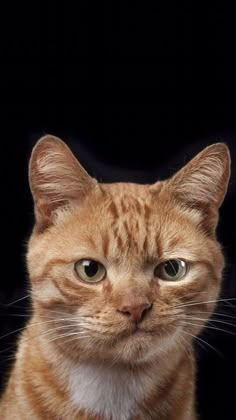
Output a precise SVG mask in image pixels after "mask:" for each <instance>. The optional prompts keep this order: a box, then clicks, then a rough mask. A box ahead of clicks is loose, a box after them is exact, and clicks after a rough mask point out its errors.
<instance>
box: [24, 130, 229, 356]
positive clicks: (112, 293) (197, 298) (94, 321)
mask: <svg viewBox="0 0 236 420" xmlns="http://www.w3.org/2000/svg"><path fill="white" fill-rule="evenodd" d="M228 177H229V157H228V152H227V148H226V146H224V145H222V144H218V145H215V146H212V147H210V148H208V149H205V150H204V151H203V152H202V153H201V154H200V155H198V156H197V157H196V158H195V159H194V160H193V161H191V162H190V163H189V164H188V165H187V166H186V167H185V168H183V169H182V171H180V172H179V173H178V174H177V175H175V176H174V177H173V178H172V179H170V180H168V181H165V182H159V183H156V184H154V185H151V186H149V185H145V186H142V185H138V184H128V183H120V184H107V185H106V184H98V183H97V182H96V181H95V180H93V179H92V178H90V177H89V176H88V174H87V173H86V172H85V171H84V170H83V168H82V167H81V166H80V165H79V164H78V163H77V162H76V160H75V158H74V157H73V155H71V153H70V152H69V150H68V149H67V147H66V146H65V145H64V143H62V142H61V141H59V140H58V139H55V138H53V137H49V136H47V137H45V138H44V139H42V140H41V141H40V142H39V143H38V144H37V145H36V147H35V149H34V152H33V155H32V158H31V165H30V181H31V188H32V192H33V195H34V198H35V211H36V220H37V223H36V227H35V230H34V233H33V235H32V237H31V240H30V243H29V251H28V267H29V272H30V277H31V283H32V297H33V302H34V305H35V311H37V313H38V314H39V315H40V316H42V319H43V320H45V319H46V318H47V322H48V324H46V325H48V326H47V329H48V333H47V331H46V333H44V334H42V339H43V340H46V341H47V343H49V342H51V343H52V345H54V346H57V348H58V349H60V350H61V351H64V352H65V353H67V354H68V355H69V356H70V357H72V358H74V359H76V358H82V359H90V360H91V359H96V360H98V359H100V360H104V359H107V360H110V361H111V362H112V363H115V362H121V361H122V362H130V363H141V362H144V361H150V360H152V359H153V358H155V357H156V356H158V355H160V354H164V353H165V352H167V351H173V352H174V351H176V350H177V349H181V348H182V347H185V345H186V342H189V341H190V340H191V339H192V335H196V334H197V333H198V332H199V331H200V330H201V326H202V325H203V323H204V321H201V320H206V319H207V318H208V316H209V315H210V313H211V311H212V309H213V307H214V302H213V301H214V300H215V299H216V298H217V296H218V293H219V289H220V280H221V272H222V268H223V256H222V253H221V250H220V246H219V245H218V243H217V241H216V239H215V234H214V232H215V227H216V223H217V209H218V207H219V205H220V204H221V202H222V200H223V197H224V193H225V190H226V185H227V181H228ZM196 302H197V303H198V304H197V305H196ZM193 315H194V316H195V317H196V319H197V318H198V321H197V320H196V321H195V322H193V321H192V322H189V320H190V318H189V317H190V316H191V318H192V317H193ZM45 317H46V318H45ZM192 319H193V318H192ZM199 320H200V321H199ZM49 326H50V327H49Z"/></svg>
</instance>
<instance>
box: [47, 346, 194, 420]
mask: <svg viewBox="0 0 236 420" xmlns="http://www.w3.org/2000/svg"><path fill="white" fill-rule="evenodd" d="M59 358H60V356H59V357H58V355H57V357H56V360H57V363H56V364H54V368H56V374H57V375H58V378H59V381H60V382H61V383H64V384H66V387H67V390H68V396H69V400H70V402H71V404H72V406H73V407H74V409H75V410H82V411H84V412H86V413H90V414H91V415H94V416H99V418H104V419H110V418H112V419H114V420H121V419H122V420H128V419H130V418H135V417H134V414H135V413H137V412H138V413H139V415H140V413H143V412H145V410H146V408H145V404H149V401H152V399H154V400H155V401H158V400H159V398H158V395H160V393H161V394H162V392H163V389H164V390H165V391H166V395H165V401H166V400H167V399H168V389H169V390H171V391H172V388H173V383H174V381H175V380H176V377H177V374H176V372H177V371H178V370H179V366H180V365H181V366H183V365H184V363H183V362H185V359H186V354H184V355H183V354H181V353H178V352H175V354H172V355H171V357H170V355H168V354H166V357H162V358H161V359H160V358H157V359H156V360H152V361H151V362H150V363H143V364H137V365H129V364H118V363H116V364H114V363H111V362H107V361H97V362H95V361H80V362H75V361H72V360H70V359H69V358H64V357H62V358H61V362H60V363H58V360H59ZM161 398H163V397H161ZM171 398H172V397H171ZM158 404H159V406H160V407H161V406H162V404H161V402H160V401H159V402H158ZM100 416H101V417H100ZM91 418H92V417H91ZM138 418H142V416H141V417H138ZM147 418H148V417H147Z"/></svg>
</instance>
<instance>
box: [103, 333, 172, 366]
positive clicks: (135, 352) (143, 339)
mask: <svg viewBox="0 0 236 420" xmlns="http://www.w3.org/2000/svg"><path fill="white" fill-rule="evenodd" d="M174 343H175V334H174V335H173V333H172V334H166V335H165V336H160V335H159V334H157V333H155V332H153V331H145V330H137V331H135V332H133V333H132V334H129V335H126V336H124V337H122V338H121V339H120V340H117V342H116V343H115V345H113V347H112V349H111V350H109V351H108V352H109V353H110V354H112V356H113V357H115V359H116V360H117V362H119V361H120V362H125V363H132V364H134V363H136V364H140V363H147V362H151V361H152V360H154V359H156V358H157V357H158V356H160V357H161V356H163V354H164V353H166V352H167V351H168V350H169V349H170V348H173V347H174Z"/></svg>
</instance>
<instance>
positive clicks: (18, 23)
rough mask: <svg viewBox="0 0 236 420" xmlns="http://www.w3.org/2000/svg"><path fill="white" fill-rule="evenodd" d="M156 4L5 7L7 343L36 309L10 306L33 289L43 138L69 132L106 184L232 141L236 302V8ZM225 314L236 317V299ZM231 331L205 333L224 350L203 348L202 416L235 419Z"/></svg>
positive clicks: (4, 356)
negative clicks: (29, 252)
mask: <svg viewBox="0 0 236 420" xmlns="http://www.w3.org/2000/svg"><path fill="white" fill-rule="evenodd" d="M158 3H159V2H156V4H155V5H151V4H149V3H148V4H146V3H144V2H143V3H140V4H139V3H135V2H129V1H126V2H124V4H122V3H121V2H119V3H117V4H113V2H107V4H106V3H103V4H100V2H97V4H96V5H91V4H88V3H87V2H80V5H79V7H78V5H76V6H77V7H76V6H75V5H72V6H70V5H69V4H68V3H67V5H66V6H65V4H64V5H63V4H61V5H59V4H57V3H56V2H49V3H48V4H47V6H43V4H42V3H40V2H37V1H34V2H31V4H27V5H26V4H25V3H24V4H22V2H18V3H16V2H15V3H14V2H8V6H7V8H5V9H4V10H2V13H1V26H0V27H1V29H0V31H1V34H0V48H1V49H0V52H1V63H0V103H1V110H0V111H1V112H0V129H1V131H0V142H1V144H0V150H1V170H2V174H1V179H2V182H1V185H2V191H1V209H2V218H1V228H2V229H1V233H2V235H1V242H2V247H1V250H2V259H1V280H0V316H1V319H0V323H1V328H0V329H1V332H0V334H1V336H3V335H4V334H7V333H9V332H11V331H13V330H15V329H17V328H20V327H21V326H22V325H23V323H24V319H25V318H24V316H23V317H20V316H15V315H14V314H19V315H24V314H26V309H27V308H28V307H29V301H28V300H27V299H25V300H22V301H20V302H18V303H16V304H15V305H9V304H10V303H11V302H13V301H14V300H16V299H18V298H21V297H23V296H25V295H26V293H27V290H26V288H27V270H26V267H25V262H24V254H25V243H26V241H27V238H28V236H29V235H30V231H31V228H32V225H33V210H32V200H31V196H30V191H29V187H28V180H27V164H28V159H29V156H30V151H31V148H32V145H33V144H34V143H35V141H36V140H37V139H38V138H39V137H40V136H41V135H42V134H45V133H52V134H55V135H58V136H60V137H62V138H63V139H64V140H65V141H66V142H67V143H68V144H69V145H70V146H71V148H72V150H73V151H74V153H75V154H76V155H77V156H78V158H79V159H80V161H81V163H82V164H84V166H85V167H86V168H87V170H88V171H89V172H90V173H91V174H92V175H94V176H96V177H97V178H98V179H99V180H103V181H106V182H109V181H116V180H117V181H118V180H119V181H122V180H127V181H136V182H154V181H155V180H157V179H163V178H165V177H167V176H169V175H171V174H172V173H173V172H174V171H176V170H177V169H178V168H180V167H181V166H182V165H183V164H184V163H185V162H186V161H187V160H188V159H190V158H191V157H192V156H193V155H194V154H195V153H197V152H198V151H200V150H201V149H202V148H203V147H204V146H206V145H208V144H211V143H214V142H216V141H225V142H226V143H227V144H228V145H229V147H230V149H231V153H232V159H233V174H232V178H231V182H230V187H229V193H228V195H227V198H226V200H225V202H224V204H223V206H222V209H221V222H220V226H219V230H218V233H219V238H220V240H221V242H222V244H223V248H224V252H225V255H226V258H227V269H226V272H225V276H224V287H223V291H222V296H223V297H226V298H235V297H236V281H235V279H234V277H235V275H234V274H235V263H236V261H235V246H234V245H235V239H236V238H235V223H234V217H235V213H236V204H235V192H236V191H235V189H236V187H235V182H236V174H235V160H236V141H235V136H236V115H235V114H236V113H235V105H236V102H235V94H236V80H235V74H236V72H235V70H236V68H235V67H236V66H235V63H236V62H235V54H236V48H235V41H236V38H235V22H234V13H233V10H230V8H229V6H226V5H224V6H223V2H221V3H217V2H212V4H211V2H208V4H207V5H206V4H205V5H204V7H202V8H201V7H200V5H199V6H198V7H197V6H196V5H193V4H192V3H191V2H189V1H188V2H187V1H186V2H183V3H182V4H181V5H180V4H178V5H177V4H171V3H169V2H166V4H165V6H161V5H160V4H158ZM232 303H233V301H231V305H232ZM222 311H224V312H225V313H227V314H229V315H230V316H235V308H234V309H232V308H231V309H230V308H229V305H228V304H225V303H222V304H221V305H220V310H219V312H222ZM222 319H223V320H224V318H222ZM227 321H229V319H228V318H227ZM230 322H231V323H234V322H235V321H234V319H233V318H231V319H230ZM222 325H224V324H222ZM222 325H221V326H222ZM214 326H218V327H219V324H214ZM222 328H225V327H222ZM227 330H228V331H229V332H228V333H224V332H222V331H221V332H220V331H216V330H209V332H207V333H204V336H203V337H202V338H203V339H204V340H206V341H207V342H208V343H209V344H210V345H211V346H213V347H215V348H216V349H217V350H218V352H219V353H216V352H215V351H214V350H213V349H211V348H210V347H208V346H207V345H205V350H204V349H203V348H202V347H201V345H198V346H197V354H198V362H199V363H198V364H199V367H198V407H199V412H200V414H201V416H200V418H201V419H203V420H204V419H206V420H211V419H218V418H219V419H227V420H228V419H229V420H230V419H234V418H235V416H236V403H235V385H234V383H235V379H236V338H235V337H234V335H233V334H234V332H236V329H235V328H234V327H233V326H232V327H227ZM15 338H16V334H12V335H10V336H7V337H5V338H1V339H0V351H1V353H0V374H1V376H2V383H3V378H4V373H5V371H6V368H7V366H9V363H10V360H11V356H12V354H14V346H13V347H10V349H9V350H7V351H6V350H5V349H6V348H8V347H9V346H12V345H13V344H14V340H15ZM201 344H203V343H201Z"/></svg>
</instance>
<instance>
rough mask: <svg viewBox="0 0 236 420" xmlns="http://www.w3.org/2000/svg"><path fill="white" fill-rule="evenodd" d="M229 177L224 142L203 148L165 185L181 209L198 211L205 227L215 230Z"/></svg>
mask: <svg viewBox="0 0 236 420" xmlns="http://www.w3.org/2000/svg"><path fill="white" fill-rule="evenodd" d="M229 177H230V153H229V149H228V147H227V146H226V144H224V143H216V144H213V145H211V146H209V147H207V148H205V149H204V150H203V151H202V152H200V153H199V154H198V155H197V156H195V157H194V158H193V159H192V160H191V161H190V162H189V163H187V165H185V166H184V167H183V168H182V169H180V171H178V172H177V173H176V174H175V175H174V176H173V177H172V178H170V179H169V180H167V181H166V183H164V184H165V186H166V188H167V189H168V191H169V192H170V193H171V196H172V197H173V198H174V199H176V201H177V202H178V203H179V204H180V205H181V206H182V207H187V208H188V209H196V210H197V211H199V212H200V213H201V214H202V218H203V219H205V221H206V225H207V226H208V227H210V229H211V228H213V230H214V228H215V226H216V224H217V213H218V212H217V210H218V208H219V207H220V206H221V204H222V202H223V200H224V196H225V193H226V191H227V186H228V181H229Z"/></svg>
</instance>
